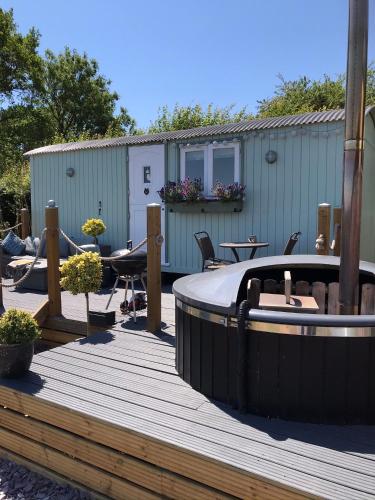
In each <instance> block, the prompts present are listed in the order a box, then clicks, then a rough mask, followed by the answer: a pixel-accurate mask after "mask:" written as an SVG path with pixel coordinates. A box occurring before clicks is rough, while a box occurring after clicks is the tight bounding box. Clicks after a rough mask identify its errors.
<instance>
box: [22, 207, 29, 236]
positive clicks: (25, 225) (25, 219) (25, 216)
mask: <svg viewBox="0 0 375 500" xmlns="http://www.w3.org/2000/svg"><path fill="white" fill-rule="evenodd" d="M21 224H22V226H21V238H22V239H23V240H24V239H25V238H27V237H28V236H30V213H29V210H28V209H27V208H21Z"/></svg>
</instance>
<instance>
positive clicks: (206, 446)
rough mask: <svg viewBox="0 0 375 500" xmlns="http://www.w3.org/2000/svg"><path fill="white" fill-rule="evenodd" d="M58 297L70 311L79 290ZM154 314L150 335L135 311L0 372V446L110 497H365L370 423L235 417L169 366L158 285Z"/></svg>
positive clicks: (19, 300)
mask: <svg viewBox="0 0 375 500" xmlns="http://www.w3.org/2000/svg"><path fill="white" fill-rule="evenodd" d="M115 297H116V298H115V300H116V302H114V305H118V303H119V302H120V301H121V300H122V293H121V292H119V293H117V294H116V296H115ZM43 298H44V297H43V296H37V295H35V294H31V295H29V294H27V293H18V292H7V293H6V295H5V300H4V302H5V306H9V305H11V302H13V305H17V306H18V307H23V308H25V309H26V308H28V309H31V310H33V309H35V307H36V305H37V304H38V303H39V302H40V301H42V300H43ZM106 299H107V294H106V293H104V294H103V295H98V296H95V297H93V299H92V304H93V305H94V304H95V306H97V307H102V306H103V303H105V301H106ZM63 303H64V313H65V314H66V315H69V316H70V317H72V318H74V319H82V317H83V311H84V304H83V301H81V299H79V298H78V300H77V298H74V299H73V300H72V298H71V296H70V295H65V294H64V295H63ZM118 319H119V320H121V319H122V318H121V317H120V316H119V317H118ZM163 319H164V321H165V325H164V329H163V331H162V332H161V333H160V334H159V335H157V336H155V335H152V334H150V333H147V332H145V331H144V330H143V329H142V328H144V324H145V323H144V322H145V320H140V321H139V322H138V324H137V326H136V328H135V327H134V325H133V324H132V323H129V322H126V323H125V324H123V323H121V322H118V323H117V324H116V325H115V326H114V328H113V329H112V330H110V331H107V332H100V333H98V334H95V335H94V336H92V337H90V338H89V339H80V340H77V341H75V342H72V343H69V344H66V345H64V346H60V347H57V348H55V349H52V350H50V351H45V352H41V353H39V354H37V355H36V356H34V362H33V365H32V370H31V372H30V373H29V374H28V375H27V376H25V377H24V378H22V379H19V380H13V381H12V380H7V381H6V380H2V382H1V385H0V401H1V405H2V407H1V409H0V447H1V448H2V452H3V453H4V454H6V453H8V452H10V453H11V454H13V456H15V457H23V458H25V459H27V460H28V461H29V462H30V463H37V464H39V465H42V466H43V467H45V468H46V469H48V470H52V471H54V472H57V473H59V474H60V475H62V476H65V477H67V478H69V479H71V480H73V481H76V482H78V483H80V484H82V485H84V486H86V487H87V488H90V489H92V490H94V491H96V492H98V493H101V494H102V495H105V496H108V497H111V498H118V499H124V498H131V499H134V498H140V499H147V498H160V497H167V498H178V499H189V498H192V499H193V498H194V499H199V498H201V499H208V498H233V497H234V498H267V499H272V498H273V499H280V498H315V497H322V498H340V499H350V500H354V499H370V498H374V496H375V428H374V427H364V426H362V427H338V426H322V425H307V424H298V423H292V422H284V421H279V420H269V419H264V418H259V417H252V416H248V415H247V416H244V415H241V414H239V413H237V412H236V411H233V410H231V409H229V408H226V407H225V406H223V405H219V404H218V403H215V402H214V401H211V400H208V399H207V398H205V397H204V396H202V395H201V394H199V393H198V392H196V391H195V390H193V389H192V388H191V387H190V386H189V385H187V384H186V383H185V382H183V381H182V380H181V379H180V378H179V377H178V376H177V374H176V372H175V369H174V355H175V353H174V319H173V297H172V296H171V295H170V294H165V295H164V296H163Z"/></svg>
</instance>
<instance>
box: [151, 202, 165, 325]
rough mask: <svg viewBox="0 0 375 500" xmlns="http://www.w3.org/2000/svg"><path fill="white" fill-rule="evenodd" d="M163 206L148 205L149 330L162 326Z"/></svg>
mask: <svg viewBox="0 0 375 500" xmlns="http://www.w3.org/2000/svg"><path fill="white" fill-rule="evenodd" d="M160 212H161V207H160V205H158V204H157V203H151V204H150V205H147V330H148V331H150V332H157V331H158V330H160V327H161V262H160V260H161V245H162V242H163V241H162V236H161V225H160Z"/></svg>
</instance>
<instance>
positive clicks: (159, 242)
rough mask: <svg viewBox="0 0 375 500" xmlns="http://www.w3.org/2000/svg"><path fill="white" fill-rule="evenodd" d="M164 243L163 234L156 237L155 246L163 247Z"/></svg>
mask: <svg viewBox="0 0 375 500" xmlns="http://www.w3.org/2000/svg"><path fill="white" fill-rule="evenodd" d="M163 242H164V236H163V235H162V234H158V235H157V236H155V244H156V245H158V246H160V247H161V246H162V244H163Z"/></svg>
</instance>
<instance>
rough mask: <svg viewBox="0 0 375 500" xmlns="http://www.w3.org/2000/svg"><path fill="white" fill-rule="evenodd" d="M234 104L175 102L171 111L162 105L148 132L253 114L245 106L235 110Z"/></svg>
mask: <svg viewBox="0 0 375 500" xmlns="http://www.w3.org/2000/svg"><path fill="white" fill-rule="evenodd" d="M233 110H234V104H231V105H229V106H224V107H222V108H221V107H219V106H214V105H213V104H209V105H208V106H207V108H206V109H204V108H203V107H202V106H201V105H200V104H196V105H194V106H191V105H190V106H180V105H179V104H176V105H175V106H174V108H173V109H172V111H170V109H169V108H168V106H162V107H161V108H159V110H158V116H157V118H156V120H155V121H154V122H152V123H151V125H150V127H149V128H148V132H149V133H150V134H151V133H157V132H169V131H171V130H184V129H188V128H194V127H205V126H207V125H221V124H224V123H234V122H240V121H243V120H250V119H251V118H253V116H252V115H251V114H250V113H248V112H247V110H246V107H244V108H241V109H240V110H239V111H237V112H235V111H233Z"/></svg>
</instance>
